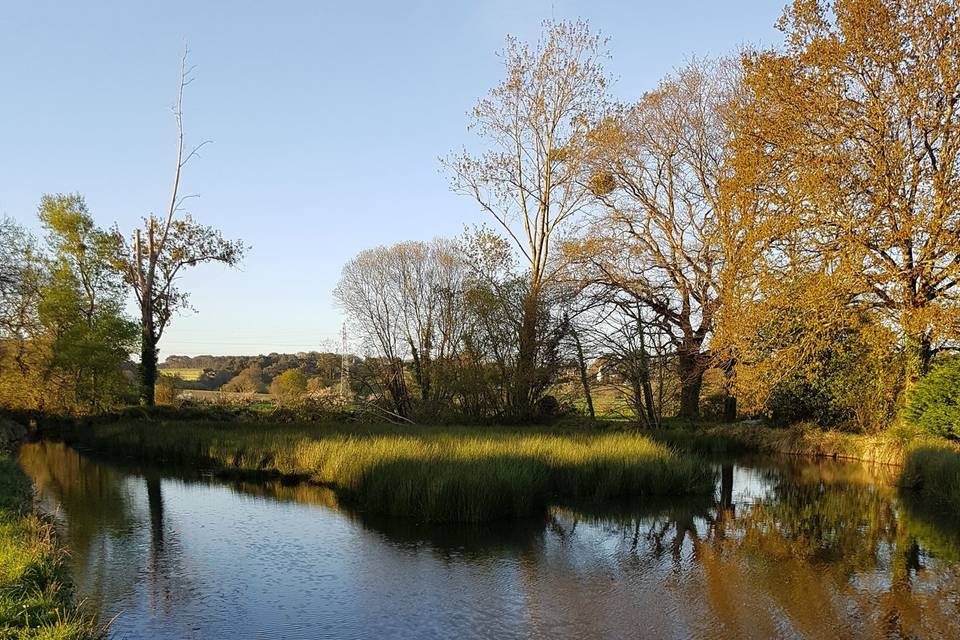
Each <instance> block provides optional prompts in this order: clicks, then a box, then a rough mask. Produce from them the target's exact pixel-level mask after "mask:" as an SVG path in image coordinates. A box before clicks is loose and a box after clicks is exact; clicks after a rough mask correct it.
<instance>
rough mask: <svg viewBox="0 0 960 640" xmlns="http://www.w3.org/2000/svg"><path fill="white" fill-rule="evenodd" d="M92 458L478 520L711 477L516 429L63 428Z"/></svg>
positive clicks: (680, 459)
mask: <svg viewBox="0 0 960 640" xmlns="http://www.w3.org/2000/svg"><path fill="white" fill-rule="evenodd" d="M62 435H63V438H64V439H65V440H66V441H67V442H68V443H69V444H72V445H76V446H79V447H81V448H84V449H86V450H90V451H93V452H95V453H99V454H101V455H107V456H113V457H119V458H124V459H140V460H150V461H158V460H159V461H163V462H165V463H167V464H175V465H188V466H193V467H204V468H209V469H212V470H214V471H215V472H217V473H219V474H223V475H241V476H243V475H247V476H255V475H276V476H282V477H288V478H296V479H300V480H307V481H310V482H314V483H318V484H323V485H327V486H330V487H331V488H333V489H334V490H335V491H336V492H337V495H338V497H339V498H341V499H342V500H344V501H345V502H348V503H350V504H351V506H353V507H354V508H357V509H360V510H363V511H368V512H370V513H381V514H386V515H394V516H410V517H414V518H417V519H419V520H422V521H427V522H479V521H485V520H493V519H498V518H512V517H521V516H527V515H533V514H537V513H541V512H543V511H545V510H546V508H547V507H548V506H549V505H550V504H557V503H560V504H563V503H565V502H570V501H579V502H591V501H602V500H606V499H610V498H617V497H622V496H664V495H708V494H711V493H712V492H713V489H714V481H715V477H714V472H713V470H712V469H710V468H709V467H708V466H707V465H704V464H701V462H700V461H699V459H698V458H697V457H696V456H694V455H691V454H680V453H677V452H675V451H673V450H672V448H670V447H669V446H667V445H664V444H659V443H656V442H654V441H653V440H651V439H650V438H648V437H647V436H645V435H641V434H637V433H616V432H609V431H601V430H584V429H575V430H563V429H552V428H539V427H526V428H520V429H507V428H504V427H431V426H403V427H398V426H394V425H344V424H301V425H288V424H283V425H271V424H264V423H238V422H228V423H220V422H177V421H166V422H142V421H121V422H115V423H110V424H93V425H86V426H76V427H72V428H69V429H66V430H64V431H63V433H62Z"/></svg>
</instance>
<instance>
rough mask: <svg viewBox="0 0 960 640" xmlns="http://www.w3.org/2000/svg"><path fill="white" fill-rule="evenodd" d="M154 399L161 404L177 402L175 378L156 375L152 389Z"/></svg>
mask: <svg viewBox="0 0 960 640" xmlns="http://www.w3.org/2000/svg"><path fill="white" fill-rule="evenodd" d="M153 397H154V401H155V402H156V403H157V404H162V405H174V404H176V402H177V379H176V378H175V377H173V376H167V375H163V374H161V375H159V376H157V384H156V386H154V390H153Z"/></svg>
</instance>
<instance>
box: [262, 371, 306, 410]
mask: <svg viewBox="0 0 960 640" xmlns="http://www.w3.org/2000/svg"><path fill="white" fill-rule="evenodd" d="M306 392H307V375H306V374H305V373H304V372H303V369H287V370H286V371H284V372H283V373H281V374H280V375H278V376H277V377H276V378H274V379H273V382H271V383H270V393H271V394H273V395H275V396H277V397H278V398H279V399H280V400H281V401H282V402H290V401H293V400H297V399H298V398H300V397H302V396H303V395H304V394H305V393H306Z"/></svg>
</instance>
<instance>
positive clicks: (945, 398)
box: [903, 359, 960, 440]
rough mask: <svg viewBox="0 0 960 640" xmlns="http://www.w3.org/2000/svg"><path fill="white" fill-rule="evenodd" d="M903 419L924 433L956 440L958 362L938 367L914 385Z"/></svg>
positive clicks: (958, 426) (959, 400)
mask: <svg viewBox="0 0 960 640" xmlns="http://www.w3.org/2000/svg"><path fill="white" fill-rule="evenodd" d="M903 418H904V420H905V421H906V422H907V423H909V424H911V425H913V426H916V427H918V428H919V429H921V430H923V431H925V432H927V433H930V434H933V435H937V436H942V437H945V438H951V439H955V440H960V359H953V360H950V361H948V362H945V363H944V364H941V365H940V366H939V367H937V368H936V369H934V370H933V371H932V372H930V373H929V374H927V375H926V376H925V377H924V378H922V379H921V380H920V381H919V382H917V384H916V385H914V387H913V388H912V389H911V390H910V391H909V393H908V394H907V402H906V405H905V406H904V408H903Z"/></svg>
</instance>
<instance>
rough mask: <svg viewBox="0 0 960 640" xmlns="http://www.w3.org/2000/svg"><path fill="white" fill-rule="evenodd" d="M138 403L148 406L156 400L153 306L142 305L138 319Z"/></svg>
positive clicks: (155, 341) (155, 350) (152, 404)
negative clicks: (139, 332) (139, 336)
mask: <svg viewBox="0 0 960 640" xmlns="http://www.w3.org/2000/svg"><path fill="white" fill-rule="evenodd" d="M140 324H141V338H140V403H141V404H144V405H146V406H148V407H152V406H154V404H155V402H156V387H157V338H156V334H155V333H154V330H153V308H152V307H151V306H150V305H149V303H147V304H144V305H143V313H142V317H141V319H140Z"/></svg>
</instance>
